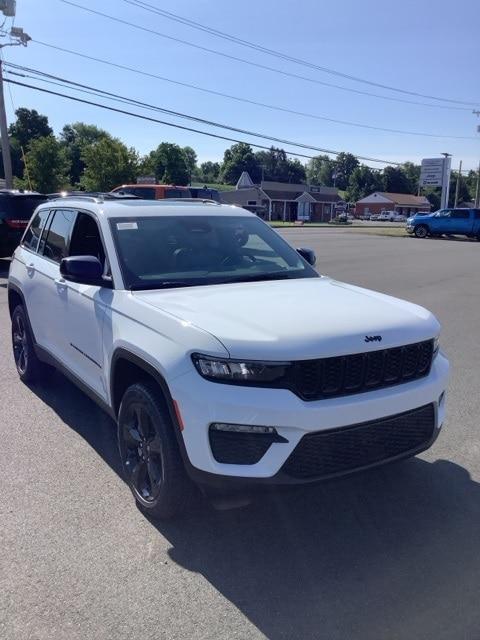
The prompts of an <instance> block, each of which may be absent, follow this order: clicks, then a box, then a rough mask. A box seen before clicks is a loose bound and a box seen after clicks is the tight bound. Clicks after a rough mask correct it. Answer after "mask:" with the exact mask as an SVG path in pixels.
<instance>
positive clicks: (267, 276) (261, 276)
mask: <svg viewBox="0 0 480 640" xmlns="http://www.w3.org/2000/svg"><path fill="white" fill-rule="evenodd" d="M290 279H292V278H291V276H290V275H289V274H288V273H283V272H281V271H277V272H275V273H258V274H256V275H254V276H243V277H240V278H229V279H228V280H222V281H221V283H218V284H222V283H234V282H260V281H261V280H290Z"/></svg>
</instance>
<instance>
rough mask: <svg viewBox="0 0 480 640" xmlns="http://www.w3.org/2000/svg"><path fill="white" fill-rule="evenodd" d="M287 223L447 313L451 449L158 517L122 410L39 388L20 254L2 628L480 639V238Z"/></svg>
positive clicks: (375, 278)
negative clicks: (143, 501) (24, 360)
mask: <svg viewBox="0 0 480 640" xmlns="http://www.w3.org/2000/svg"><path fill="white" fill-rule="evenodd" d="M282 233H283V234H284V236H285V237H286V238H287V239H288V240H289V241H290V242H291V243H292V244H293V245H294V246H311V247H313V248H314V249H316V251H317V253H318V268H319V270H320V271H321V272H323V273H327V274H329V275H331V276H334V277H335V278H338V279H342V280H346V281H349V282H353V283H356V284H359V285H363V286H367V287H370V288H373V289H377V290H380V291H384V292H387V293H390V294H393V295H397V296H400V297H404V298H406V299H408V300H411V301H413V302H417V303H420V304H422V305H425V306H426V307H428V308H430V309H431V310H432V311H433V312H434V313H435V314H436V315H437V316H438V318H439V319H440V321H441V323H442V325H443V331H442V345H443V348H444V349H445V351H446V352H447V354H448V356H449V357H450V359H451V363H452V367H453V375H452V380H451V385H450V389H449V394H448V420H447V423H446V425H445V428H444V431H443V433H442V434H441V436H440V438H439V439H438V440H437V442H436V443H435V445H434V447H433V448H432V449H431V450H429V451H428V452H426V453H424V454H422V455H421V456H419V457H418V458H416V459H414V460H410V461H407V462H403V463H399V464H396V465H393V466H390V467H385V468H383V469H380V470H376V471H371V472H368V473H365V474H362V475H358V476H354V477H350V478H348V479H343V480H340V481H335V482H329V483H327V484H323V485H320V486H318V487H316V488H310V489H302V490H300V491H295V492H292V493H277V492H274V493H272V494H269V495H267V496H264V497H262V498H259V500H258V501H257V502H256V503H255V504H253V505H251V506H249V507H247V508H245V509H237V510H230V511H215V510H213V509H210V508H208V506H206V505H205V504H203V503H199V504H198V506H197V508H196V509H195V511H194V512H193V513H191V514H190V515H189V516H188V517H186V518H184V519H183V520H180V521H178V522H169V523H160V524H159V523H157V524H155V523H153V522H150V521H149V520H147V519H146V518H145V517H144V516H143V515H142V514H141V513H140V512H139V511H138V510H137V509H136V507H135V505H134V501H133V499H132V496H131V494H130V491H129V489H128V488H127V486H126V485H125V484H124V482H123V480H122V479H121V476H120V470H119V461H118V456H117V450H116V444H115V432H114V426H113V423H112V422H111V421H110V419H109V418H107V417H106V416H105V415H104V414H103V413H102V412H101V411H100V410H99V409H97V408H96V406H95V405H94V404H93V403H92V402H91V401H89V400H88V399H87V398H86V397H85V396H83V395H82V394H81V392H79V391H78V390H77V389H76V388H75V387H74V386H72V385H71V384H70V383H69V382H67V381H66V380H65V379H64V378H63V377H62V376H61V375H60V374H58V373H55V374H53V376H52V377H51V379H49V380H46V381H45V384H43V385H41V386H39V387H35V388H31V389H30V388H28V387H26V386H25V385H23V384H21V383H20V382H19V380H18V378H17V376H16V373H15V370H14V367H13V363H12V358H11V355H10V337H9V319H8V313H7V300H6V298H7V295H6V294H7V290H6V286H5V276H6V270H5V269H6V262H4V265H3V266H4V268H3V272H1V274H2V276H3V277H2V278H1V279H0V314H1V319H0V353H1V358H0V389H1V392H0V415H1V421H0V435H1V442H2V446H1V454H0V459H1V465H0V487H1V491H0V540H1V555H0V638H2V640H27V639H28V640H47V639H48V640H49V639H55V640H57V639H59V640H64V639H65V638H68V639H69V640H84V639H85V638H92V639H95V640H102V639H114V640H127V639H128V640H154V639H155V640H160V639H165V640H167V639H168V640H172V639H195V640H197V639H205V640H207V639H208V640H212V639H213V640H215V639H218V640H225V639H226V638H228V639H229V640H233V639H238V640H246V639H248V640H249V639H257V638H269V639H272V640H293V639H301V640H307V639H312V640H313V639H319V638H322V639H325V640H327V639H328V640H345V639H346V638H355V639H362V640H363V639H365V640H385V639H387V638H388V640H397V639H398V640H411V639H412V638H415V639H416V640H431V639H432V638H435V639H436V640H454V639H455V640H456V639H460V638H462V639H463V640H470V639H471V640H474V639H478V637H479V633H480V631H479V629H480V607H479V606H478V602H479V597H480V553H479V542H478V541H479V532H480V484H479V482H480V439H479V434H478V430H479V422H478V416H479V414H480V394H479V393H478V376H479V362H480V340H479V338H478V333H479V327H480V306H479V300H480V281H479V278H478V264H479V260H480V245H479V244H478V243H475V242H463V241H454V240H423V241H422V240H417V239H413V238H392V237H379V236H371V235H360V234H355V233H354V232H353V230H345V231H343V230H338V231H336V230H335V231H333V230H328V232H326V231H323V230H322V229H313V228H310V229H302V228H299V229H296V228H295V229H285V230H283V231H282ZM0 263H1V261H0ZM0 270H1V267H0ZM274 321H275V319H274V318H272V322H274ZM299 326H301V318H300V319H299Z"/></svg>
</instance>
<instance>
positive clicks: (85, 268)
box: [60, 256, 110, 287]
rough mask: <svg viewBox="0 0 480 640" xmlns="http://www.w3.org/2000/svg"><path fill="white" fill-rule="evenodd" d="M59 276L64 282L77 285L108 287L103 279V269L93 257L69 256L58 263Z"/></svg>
mask: <svg viewBox="0 0 480 640" xmlns="http://www.w3.org/2000/svg"><path fill="white" fill-rule="evenodd" d="M60 274H61V275H62V276H63V277H64V278H65V280H70V281H71V282H78V283H79V284H91V285H96V286H98V287H106V286H110V283H109V281H108V280H106V279H104V278H103V267H102V265H101V263H100V260H99V259H98V258H96V257H95V256H71V257H70V258H63V260H62V261H61V263H60Z"/></svg>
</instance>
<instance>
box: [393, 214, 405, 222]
mask: <svg viewBox="0 0 480 640" xmlns="http://www.w3.org/2000/svg"><path fill="white" fill-rule="evenodd" d="M406 220H407V216H405V215H403V213H397V212H395V215H394V216H393V218H392V222H406Z"/></svg>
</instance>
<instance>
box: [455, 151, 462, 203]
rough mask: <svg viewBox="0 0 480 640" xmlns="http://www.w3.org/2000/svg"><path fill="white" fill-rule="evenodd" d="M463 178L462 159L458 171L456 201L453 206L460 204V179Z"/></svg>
mask: <svg viewBox="0 0 480 640" xmlns="http://www.w3.org/2000/svg"><path fill="white" fill-rule="evenodd" d="M461 178H462V161H461V160H460V165H459V167H458V173H457V184H456V186H455V202H454V204H453V207H454V208H456V206H457V204H458V190H459V189H460V180H461Z"/></svg>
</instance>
